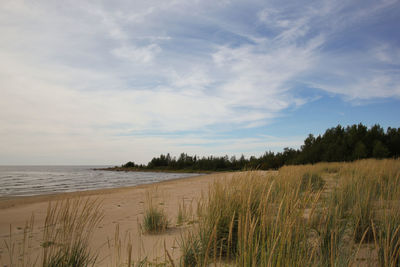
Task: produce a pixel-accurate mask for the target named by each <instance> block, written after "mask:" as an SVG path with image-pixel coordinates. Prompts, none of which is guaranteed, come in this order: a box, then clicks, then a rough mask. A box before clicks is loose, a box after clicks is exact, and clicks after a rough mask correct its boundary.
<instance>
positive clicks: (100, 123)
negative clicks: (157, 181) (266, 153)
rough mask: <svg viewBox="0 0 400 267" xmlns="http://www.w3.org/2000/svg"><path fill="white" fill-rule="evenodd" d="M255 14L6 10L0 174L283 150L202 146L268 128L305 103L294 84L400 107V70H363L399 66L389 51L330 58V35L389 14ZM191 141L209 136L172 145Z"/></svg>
mask: <svg viewBox="0 0 400 267" xmlns="http://www.w3.org/2000/svg"><path fill="white" fill-rule="evenodd" d="M253 4H255V6H260V7H262V8H260V9H258V8H254V10H256V11H254V12H255V14H254V15H255V17H254V21H243V20H241V19H234V20H233V19H232V17H235V18H238V17H237V16H236V15H237V14H236V13H235V12H238V11H237V10H236V9H235V10H232V9H230V8H231V7H235V6H236V8H237V6H239V7H240V5H242V6H246V5H247V4H246V5H245V4H244V3H241V2H240V1H225V2H224V3H223V5H222V6H221V5H216V4H215V3H214V2H212V1H197V2H195V3H193V2H187V1H167V2H165V1H151V2H148V1H146V2H137V1H134V2H131V1H116V2H115V3H114V2H113V3H112V4H110V3H107V2H104V3H100V2H96V3H90V2H86V1H84V2H81V3H80V4H76V3H71V2H67V1H66V2H54V3H48V2H46V1H37V2H35V3H34V4H33V2H28V1H18V0H16V1H8V2H2V3H1V4H0V33H1V35H2V39H1V40H0V87H1V88H0V89H1V91H0V106H1V111H2V112H1V113H0V123H1V126H2V127H1V129H0V138H1V139H2V140H3V141H4V142H2V144H1V147H0V150H1V152H0V163H1V160H7V158H14V157H15V162H18V160H17V158H18V155H22V154H26V155H31V157H32V155H34V154H43V155H47V156H44V157H46V160H49V159H50V158H51V157H53V156H56V155H57V154H62V155H64V156H61V155H60V156H59V157H60V158H61V157H64V159H65V160H67V161H69V162H72V161H73V154H74V153H76V152H77V151H80V150H82V153H80V154H81V155H82V157H84V158H85V159H86V160H87V162H89V161H90V163H94V162H96V161H97V162H101V163H106V162H108V161H109V160H110V158H113V159H114V158H115V159H116V160H118V161H120V160H125V159H126V158H127V157H128V156H129V155H130V154H131V153H133V154H134V155H135V156H132V159H134V157H139V158H140V160H141V161H142V162H145V161H146V158H147V159H148V158H149V157H150V156H154V154H155V153H161V152H166V151H171V152H176V153H178V152H181V151H182V150H185V148H187V149H192V151H193V152H195V151H202V152H204V154H208V153H207V152H209V153H215V152H217V151H228V152H229V151H231V152H232V153H234V151H245V150H246V147H248V148H249V149H250V150H251V151H253V152H254V151H262V150H264V149H266V146H267V145H270V146H274V145H276V146H281V145H283V144H286V143H288V142H289V141H290V140H289V141H288V140H283V141H282V140H279V141H268V140H266V139H265V138H263V137H260V136H256V137H253V138H254V140H253V139H248V138H238V139H229V138H225V140H221V139H218V138H217V139H215V140H213V141H212V142H214V141H215V144H213V145H212V149H211V148H210V147H207V146H204V147H201V148H199V146H196V145H193V144H195V143H199V144H205V145H207V144H209V143H210V142H211V141H210V139H214V138H215V135H216V134H218V133H220V132H229V131H234V130H237V129H242V128H251V127H260V126H264V125H266V124H268V123H270V122H271V121H272V120H273V119H274V118H276V117H277V116H279V115H280V114H281V113H282V112H284V111H285V110H286V109H287V108H289V107H296V106H301V105H304V104H306V103H307V101H308V100H307V99H308V98H306V97H304V98H302V97H301V96H298V95H296V94H294V93H293V90H294V88H295V87H296V85H297V82H298V81H300V82H301V83H303V84H310V85H314V86H316V87H319V88H321V89H322V90H325V91H329V92H332V93H336V94H342V95H344V96H346V99H351V100H354V99H370V98H373V97H399V96H400V89H399V86H398V84H399V79H398V72H397V74H396V73H395V74H393V73H388V72H384V71H376V69H374V68H373V67H368V69H367V72H368V74H369V75H368V76H364V75H362V73H363V72H366V71H365V70H366V69H361V70H360V71H359V72H356V71H354V69H356V68H358V67H360V66H363V65H366V66H371V65H374V64H375V63H376V62H380V63H384V64H392V65H395V66H398V64H399V60H398V59H399V52H398V49H397V50H396V48H394V47H393V46H391V45H386V44H383V45H382V43H379V46H376V47H378V48H376V47H373V48H371V49H370V50H369V51H368V53H369V52H371V54H372V55H373V56H371V57H369V59H368V60H360V61H359V62H356V63H354V64H350V63H349V60H350V59H351V58H352V55H351V54H340V55H338V54H329V53H324V51H323V47H324V46H325V45H326V44H327V43H328V42H329V40H330V39H329V38H332V35H334V34H333V33H334V32H335V29H333V28H331V27H330V26H327V25H335V26H334V27H338V29H344V28H346V25H348V24H350V23H354V22H353V21H362V20H363V19H364V18H365V17H366V16H367V15H371V14H376V13H377V12H379V10H382V9H383V8H386V7H388V6H389V5H390V4H393V3H392V2H390V3H387V2H385V3H383V4H379V5H376V6H373V8H370V9H367V8H366V9H364V8H360V9H357V12H356V18H355V17H354V18H353V19H352V20H351V19H345V20H344V21H345V22H340V19H343V16H339V15H340V14H338V13H337V12H338V11H340V10H346V7H347V5H346V4H343V3H340V4H339V3H336V4H332V3H331V1H324V2H322V3H321V4H318V5H317V7H316V8H304V9H298V8H296V7H298V6H297V5H303V4H302V3H300V4H290V5H289V4H287V5H282V7H281V6H280V5H273V4H270V3H267V4H265V3H264V2H262V1H260V2H257V1H255V3H253ZM193 10H196V11H195V12H192V11H193ZM258 10H261V11H260V12H259V11H258ZM293 10H301V11H297V12H294V11H293ZM230 12H231V13H230ZM346 14H348V13H346ZM336 15H337V17H338V18H335V16H336ZM346 17H350V16H345V18H346ZM254 25H257V27H259V28H257V29H256V30H255V29H254V27H253V26H254ZM321 29H322V30H321ZM264 30H267V31H270V34H269V35H264V34H260V32H263V31H264ZM393 51H397V52H396V53H395V54H393V53H392V52H393ZM358 58H362V57H361V56H359V57H358ZM304 74H307V75H308V76H305V75H304ZM317 76H318V77H317ZM316 77H317V78H316ZM321 77H322V78H321ZM396 77H397V78H396ZM324 78H326V79H324ZM329 78H332V79H337V80H338V82H337V83H332V82H329V81H327V80H329ZM182 131H183V132H195V131H198V132H201V133H204V132H207V133H208V135H201V136H200V134H199V135H197V136H187V135H179V137H177V138H172V137H171V138H170V137H168V136H170V135H171V134H174V133H176V132H182ZM143 133H151V134H152V136H149V137H146V136H144V135H143ZM154 133H164V134H166V135H161V136H157V137H155V136H154ZM167 134H168V135H167ZM290 142H291V141H290ZM290 142H289V143H290ZM296 142H297V141H296ZM263 144H265V145H263ZM289 146H290V145H289ZM132 150H135V152H132ZM188 152H190V151H188ZM119 153H121V154H120V156H118V155H119ZM10 155H14V156H10ZM104 155H108V156H104ZM28 157H29V156H27V158H28ZM90 157H93V160H91V159H90ZM60 161H62V160H60ZM9 162H11V160H9ZM19 162H22V161H19ZM42 162H44V160H43V161H42Z"/></svg>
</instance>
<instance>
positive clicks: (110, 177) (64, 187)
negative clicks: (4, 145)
mask: <svg viewBox="0 0 400 267" xmlns="http://www.w3.org/2000/svg"><path fill="white" fill-rule="evenodd" d="M104 167H107V166H0V197H11V196H32V195H43V194H53V193H61V192H77V191H85V190H93V189H104V188H117V187H124V186H132V185H140V184H149V183H155V182H160V181H165V180H170V179H176V178H183V177H190V176H197V175H200V174H198V173H163V172H122V171H120V172H117V171H103V170H94V169H95V168H104Z"/></svg>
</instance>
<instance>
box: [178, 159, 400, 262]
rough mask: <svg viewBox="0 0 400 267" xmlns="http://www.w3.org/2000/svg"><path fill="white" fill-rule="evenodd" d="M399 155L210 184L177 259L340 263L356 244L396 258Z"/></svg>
mask: <svg viewBox="0 0 400 267" xmlns="http://www.w3.org/2000/svg"><path fill="white" fill-rule="evenodd" d="M399 174H400V161H399V160H363V161H357V162H354V163H330V164H329V163H320V164H316V165H304V166H286V167H283V168H281V169H280V170H279V173H278V174H277V175H275V176H274V175H270V176H265V175H263V174H262V173H259V172H248V173H246V174H242V175H241V176H237V177H236V178H233V179H232V180H230V181H228V180H227V181H223V182H217V183H215V184H213V185H212V186H211V187H210V189H209V193H208V197H207V198H205V199H204V200H203V201H202V203H200V205H199V207H200V208H199V209H200V211H198V214H199V224H198V227H197V228H196V229H195V230H193V232H192V233H191V234H189V235H187V236H186V237H185V238H184V239H183V241H182V242H181V244H182V253H183V256H182V264H183V265H184V266H204V265H207V264H209V263H211V262H214V263H215V262H221V261H228V262H229V263H230V264H233V265H237V266H348V265H354V264H356V265H357V264H358V262H357V254H358V253H359V250H360V248H361V247H362V246H363V244H369V245H368V246H373V247H374V248H375V249H377V250H378V251H379V253H378V259H376V260H378V261H379V262H380V264H381V265H382V266H399V264H400V258H399V255H400V193H399V192H400V189H399V187H400V186H399V185H400V183H399V182H400V178H399Z"/></svg>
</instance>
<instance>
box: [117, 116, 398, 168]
mask: <svg viewBox="0 0 400 267" xmlns="http://www.w3.org/2000/svg"><path fill="white" fill-rule="evenodd" d="M399 155H400V128H397V129H396V128H391V127H389V128H387V129H386V131H385V130H384V129H383V128H382V127H381V126H380V125H378V124H376V125H374V126H372V127H371V128H368V127H366V126H364V125H363V124H358V125H356V124H354V125H351V126H347V127H342V126H341V125H338V126H336V127H333V128H330V129H327V130H326V131H325V133H324V134H323V135H318V136H314V135H313V134H309V135H308V137H307V138H306V139H305V140H304V144H303V145H302V146H301V147H300V149H293V148H284V150H283V151H282V152H278V153H274V152H271V151H268V152H265V153H264V154H263V155H262V156H260V157H255V156H251V157H250V158H245V157H244V156H243V155H242V156H241V157H240V158H237V157H235V156H232V157H229V156H228V155H226V156H223V157H216V156H209V157H199V156H196V155H194V156H190V155H188V154H186V153H181V154H180V156H179V157H178V158H176V157H172V156H171V155H170V154H169V153H168V154H166V155H163V154H161V155H160V156H159V157H155V158H153V159H152V160H151V161H150V162H149V163H148V164H147V165H137V164H135V163H134V162H132V161H129V162H128V163H126V164H124V165H122V169H128V168H129V169H137V170H169V171H180V170H181V171H236V170H251V169H260V170H268V169H278V168H280V167H282V166H283V165H297V164H309V163H311V164H313V163H317V162H340V161H354V160H358V159H365V158H378V159H381V158H397V157H399Z"/></svg>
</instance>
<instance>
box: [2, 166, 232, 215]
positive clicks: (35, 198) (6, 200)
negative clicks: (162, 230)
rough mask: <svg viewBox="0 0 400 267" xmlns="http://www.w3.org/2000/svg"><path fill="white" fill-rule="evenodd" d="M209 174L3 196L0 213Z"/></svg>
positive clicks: (148, 186) (143, 187)
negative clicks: (130, 183)
mask: <svg viewBox="0 0 400 267" xmlns="http://www.w3.org/2000/svg"><path fill="white" fill-rule="evenodd" d="M98 170H100V169H98ZM221 173H222V172H221ZM221 173H218V174H221ZM224 173H229V172H224ZM211 174H212V173H211ZM211 174H200V173H199V175H195V176H188V177H179V178H172V179H168V180H164V181H156V182H151V183H146V184H137V185H131V186H122V187H112V188H101V189H90V190H83V191H73V192H58V193H45V194H39V195H27V196H3V197H0V211H1V210H2V209H8V208H11V207H16V206H18V205H25V204H27V203H31V204H34V203H40V202H49V201H56V200H62V199H66V198H76V197H89V196H93V195H105V194H113V193H117V192H121V191H126V190H132V189H135V188H137V189H146V188H150V187H152V186H154V185H159V184H164V183H171V182H176V181H179V180H189V179H197V178H199V177H203V176H207V175H211Z"/></svg>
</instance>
